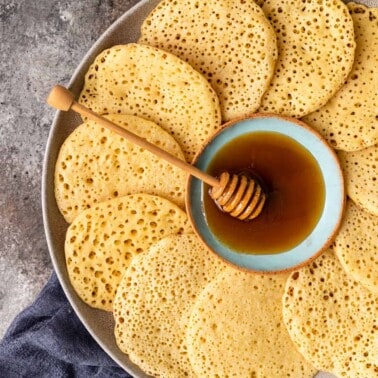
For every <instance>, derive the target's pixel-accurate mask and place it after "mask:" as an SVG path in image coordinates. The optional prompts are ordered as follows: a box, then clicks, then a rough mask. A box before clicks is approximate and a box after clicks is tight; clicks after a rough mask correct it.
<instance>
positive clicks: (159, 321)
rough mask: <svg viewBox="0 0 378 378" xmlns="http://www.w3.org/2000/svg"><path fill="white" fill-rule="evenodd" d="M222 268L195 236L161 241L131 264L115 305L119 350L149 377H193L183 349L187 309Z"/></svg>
mask: <svg viewBox="0 0 378 378" xmlns="http://www.w3.org/2000/svg"><path fill="white" fill-rule="evenodd" d="M223 269H224V264H223V263H222V262H221V260H220V259H219V258H217V257H216V256H215V255H214V254H213V253H211V252H209V251H208V250H207V249H206V248H205V247H204V246H203V244H202V243H201V242H200V241H199V239H198V238H197V236H195V235H194V234H186V235H181V236H171V237H167V238H165V239H162V240H160V241H159V242H157V243H156V244H155V245H153V246H152V247H151V248H150V249H149V251H148V252H147V253H145V254H141V255H139V256H137V257H136V258H135V259H133V261H132V262H131V264H130V266H129V268H128V269H127V271H126V273H125V275H124V277H123V279H122V281H121V284H120V286H119V288H118V290H117V294H116V298H115V303H114V317H115V323H116V325H115V337H116V341H117V345H118V346H119V348H120V349H121V350H122V351H123V352H124V353H127V354H128V355H129V357H130V359H131V361H133V362H134V363H136V364H137V365H139V366H140V367H141V368H142V369H143V370H144V371H145V372H146V373H147V374H151V375H153V376H155V377H172V378H180V377H194V376H195V375H194V372H193V371H192V368H191V365H190V362H189V359H188V355H187V349H186V344H185V332H186V328H187V324H188V320H189V315H190V309H191V307H192V305H193V304H194V302H195V300H196V298H197V295H198V294H199V293H200V292H201V291H202V289H203V288H204V287H205V286H206V285H207V284H208V283H209V282H210V281H211V280H212V279H213V278H214V277H216V275H217V274H219V273H220V272H221V271H222V270H223Z"/></svg>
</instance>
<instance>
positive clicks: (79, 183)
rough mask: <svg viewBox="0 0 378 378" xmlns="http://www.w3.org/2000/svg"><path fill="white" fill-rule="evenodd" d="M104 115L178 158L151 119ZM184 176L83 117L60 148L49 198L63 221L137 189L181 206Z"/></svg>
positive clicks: (168, 138) (171, 140) (174, 144)
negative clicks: (52, 195)
mask: <svg viewBox="0 0 378 378" xmlns="http://www.w3.org/2000/svg"><path fill="white" fill-rule="evenodd" d="M108 118H109V119H110V120H111V121H113V122H115V123H116V124H118V125H119V126H122V127H124V128H125V129H127V130H130V131H132V132H133V133H135V134H137V135H139V136H143V137H144V138H146V139H147V140H148V141H149V142H151V143H153V144H156V145H158V146H159V147H161V148H163V149H164V150H166V151H168V152H169V153H171V154H173V155H174V156H176V157H178V158H180V159H182V160H184V155H183V153H182V151H181V149H180V146H179V145H178V144H177V142H176V141H175V140H174V138H173V137H172V136H171V135H169V134H168V133H167V132H166V131H164V130H163V129H162V128H161V127H159V126H157V125H156V124H154V123H153V122H150V121H147V120H145V119H142V118H139V117H135V116H127V115H111V116H109V117H108ZM185 180H186V174H185V173H184V172H183V171H182V170H180V169H179V168H176V167H174V166H172V165H171V164H169V163H168V162H166V161H164V160H162V159H160V158H158V157H156V156H155V155H153V154H152V153H150V152H148V151H146V150H143V149H142V148H140V147H138V146H136V145H135V144H133V143H131V142H128V141H127V140H126V139H124V138H123V137H121V136H120V135H118V134H116V133H114V132H112V131H110V130H108V129H106V128H104V127H101V126H99V125H98V124H96V122H93V121H88V122H86V123H84V124H82V125H80V126H79V127H77V128H76V129H75V130H74V131H73V132H72V133H71V134H70V135H69V136H68V138H67V139H66V140H65V142H64V143H63V145H62V147H61V149H60V152H59V155H58V159H57V162H56V166H55V198H56V201H57V205H58V208H59V210H60V211H61V213H62V214H63V216H64V218H65V220H66V221H67V222H68V223H71V222H72V221H73V220H74V219H75V217H76V216H77V215H78V214H80V213H81V212H82V211H83V210H85V209H87V208H90V207H91V206H93V205H94V204H96V203H99V202H102V201H106V200H109V199H112V198H116V197H120V196H124V195H127V194H133V193H140V192H145V193H148V194H154V195H158V196H161V197H164V198H166V199H168V200H170V201H172V202H173V203H175V204H176V205H178V206H180V207H182V208H184V206H185V205H184V202H185V200H184V188H185Z"/></svg>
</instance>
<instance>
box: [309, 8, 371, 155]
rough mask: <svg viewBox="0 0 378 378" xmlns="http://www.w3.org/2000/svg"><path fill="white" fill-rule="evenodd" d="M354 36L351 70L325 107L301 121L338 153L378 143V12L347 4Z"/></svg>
mask: <svg viewBox="0 0 378 378" xmlns="http://www.w3.org/2000/svg"><path fill="white" fill-rule="evenodd" d="M347 6H348V9H349V12H350V14H351V16H352V18H353V23H354V32H355V36H356V54H355V61H354V64H353V68H352V71H351V73H350V74H349V77H348V79H347V81H346V83H345V85H343V87H342V88H341V89H340V90H339V91H338V92H337V93H336V94H335V96H333V97H332V98H331V99H330V100H329V101H328V103H327V104H326V105H325V106H323V107H322V108H320V109H319V110H317V111H316V112H314V113H311V114H309V115H308V116H306V117H305V118H304V119H303V120H304V121H305V122H306V123H308V124H309V125H310V126H312V127H313V128H314V129H316V130H317V131H318V132H320V133H321V134H322V135H323V136H324V137H325V138H326V139H327V140H328V142H329V143H330V144H331V145H332V146H333V147H335V148H336V149H339V150H344V151H356V150H361V149H363V148H366V147H369V146H372V145H374V144H376V143H378V99H377V88H378V75H377V73H376V67H377V66H378V33H377V30H378V8H367V7H365V6H363V5H359V4H354V3H348V4H347Z"/></svg>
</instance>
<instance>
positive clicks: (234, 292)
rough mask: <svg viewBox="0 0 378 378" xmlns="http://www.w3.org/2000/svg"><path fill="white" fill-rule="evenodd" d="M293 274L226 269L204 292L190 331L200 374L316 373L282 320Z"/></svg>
mask: <svg viewBox="0 0 378 378" xmlns="http://www.w3.org/2000/svg"><path fill="white" fill-rule="evenodd" d="M287 277H288V274H280V275H258V274H251V273H248V272H241V271H238V270H235V269H232V268H227V269H226V270H225V271H224V272H223V273H222V274H220V275H219V276H218V277H217V278H216V279H215V280H214V281H213V282H211V283H210V284H209V285H208V286H207V287H206V288H205V289H204V290H203V291H202V293H201V294H200V296H199V297H198V299H197V300H196V303H195V304H194V306H193V309H192V313H191V316H190V321H189V325H188V332H187V344H188V354H189V358H190V362H191V363H192V366H193V369H194V371H195V372H196V374H197V376H198V377H240V378H243V377H245V378H247V377H248V378H249V377H269V378H281V377H289V376H290V377H296V378H300V377H303V378H305V377H307V378H308V377H312V376H313V375H314V374H315V373H316V369H315V368H314V367H313V366H312V365H311V364H309V363H307V362H306V360H305V359H304V358H303V357H302V356H301V355H300V354H299V352H298V351H297V350H296V347H295V345H294V344H293V343H292V341H291V340H290V337H289V334H288V332H287V330H286V328H285V325H284V323H283V319H282V312H281V309H282V305H281V298H282V294H283V292H284V287H285V282H286V279H287Z"/></svg>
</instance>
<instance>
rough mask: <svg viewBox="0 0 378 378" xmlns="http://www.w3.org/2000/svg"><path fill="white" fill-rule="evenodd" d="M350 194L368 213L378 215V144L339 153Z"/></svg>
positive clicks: (347, 190) (347, 189)
mask: <svg viewBox="0 0 378 378" xmlns="http://www.w3.org/2000/svg"><path fill="white" fill-rule="evenodd" d="M338 156H339V158H340V164H341V167H342V169H343V172H344V178H345V184H346V192H347V194H348V196H349V197H350V198H351V199H352V200H353V201H354V202H355V203H356V204H357V205H358V206H360V207H361V208H363V209H364V210H366V211H367V212H368V213H370V214H373V215H376V216H378V185H377V180H378V174H377V172H378V171H377V167H378V145H375V146H372V147H368V148H365V149H363V150H361V151H354V152H343V151H340V152H339V153H338Z"/></svg>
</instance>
